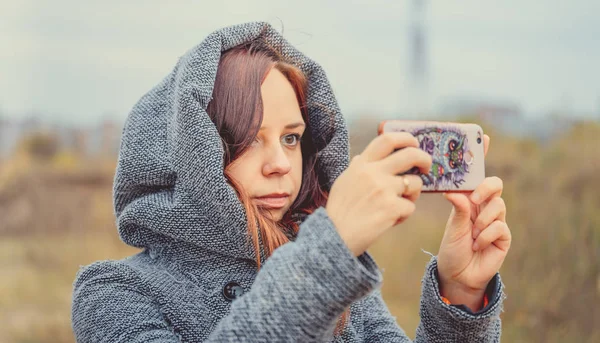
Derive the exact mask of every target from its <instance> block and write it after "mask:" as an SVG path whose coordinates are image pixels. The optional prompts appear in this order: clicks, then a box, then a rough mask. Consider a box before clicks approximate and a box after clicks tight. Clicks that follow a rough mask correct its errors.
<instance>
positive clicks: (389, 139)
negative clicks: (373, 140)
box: [379, 133, 395, 147]
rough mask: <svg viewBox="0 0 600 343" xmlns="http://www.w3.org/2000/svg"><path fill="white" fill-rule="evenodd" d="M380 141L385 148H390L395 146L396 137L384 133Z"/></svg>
mask: <svg viewBox="0 0 600 343" xmlns="http://www.w3.org/2000/svg"><path fill="white" fill-rule="evenodd" d="M379 140H380V141H381V143H382V144H384V145H385V146H389V147H392V146H394V142H395V139H394V135H393V134H390V133H384V134H383V135H381V136H379Z"/></svg>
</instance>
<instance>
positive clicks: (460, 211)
mask: <svg viewBox="0 0 600 343" xmlns="http://www.w3.org/2000/svg"><path fill="white" fill-rule="evenodd" d="M444 197H445V198H446V199H448V201H450V203H451V204H452V206H453V207H454V216H455V217H456V218H457V219H459V220H471V202H470V201H469V198H467V196H466V195H464V194H462V193H444Z"/></svg>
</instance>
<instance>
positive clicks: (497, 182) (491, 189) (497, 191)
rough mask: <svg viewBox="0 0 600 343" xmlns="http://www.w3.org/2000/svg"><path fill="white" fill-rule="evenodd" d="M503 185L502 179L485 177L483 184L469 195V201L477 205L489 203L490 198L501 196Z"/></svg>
mask: <svg viewBox="0 0 600 343" xmlns="http://www.w3.org/2000/svg"><path fill="white" fill-rule="evenodd" d="M503 188H504V185H503V183H502V179H500V178H499V177H497V176H492V177H486V178H485V180H483V182H482V183H481V184H480V185H479V186H477V188H475V190H474V191H473V193H471V196H470V198H471V201H472V202H473V203H474V204H476V205H479V204H481V203H483V202H484V201H489V200H490V199H491V198H492V197H499V196H501V195H502V189H503Z"/></svg>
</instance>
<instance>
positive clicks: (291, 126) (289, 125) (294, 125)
mask: <svg viewBox="0 0 600 343" xmlns="http://www.w3.org/2000/svg"><path fill="white" fill-rule="evenodd" d="M300 126H306V125H304V123H301V122H297V123H293V124H287V125H286V126H285V129H288V130H291V129H295V128H297V127H300ZM264 129H266V127H264V126H263V127H261V128H260V130H259V131H262V130H264Z"/></svg>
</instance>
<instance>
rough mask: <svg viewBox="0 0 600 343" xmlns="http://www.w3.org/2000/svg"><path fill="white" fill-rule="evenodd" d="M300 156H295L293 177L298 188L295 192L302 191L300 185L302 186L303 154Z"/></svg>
mask: <svg viewBox="0 0 600 343" xmlns="http://www.w3.org/2000/svg"><path fill="white" fill-rule="evenodd" d="M298 155H299V156H297V157H296V156H294V159H293V162H292V175H293V179H294V186H295V187H296V189H295V191H296V192H298V191H300V185H301V184H302V154H298Z"/></svg>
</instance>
